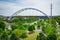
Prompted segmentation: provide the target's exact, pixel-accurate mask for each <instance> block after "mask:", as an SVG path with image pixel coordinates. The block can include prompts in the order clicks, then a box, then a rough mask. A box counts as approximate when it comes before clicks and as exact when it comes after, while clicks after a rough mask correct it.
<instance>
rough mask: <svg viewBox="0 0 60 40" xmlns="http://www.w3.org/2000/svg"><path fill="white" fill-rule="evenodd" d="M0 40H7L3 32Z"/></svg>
mask: <svg viewBox="0 0 60 40" xmlns="http://www.w3.org/2000/svg"><path fill="white" fill-rule="evenodd" d="M0 40H8V35H7V34H6V33H5V32H3V33H2V35H1V37H0Z"/></svg>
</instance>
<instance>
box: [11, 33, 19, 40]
mask: <svg viewBox="0 0 60 40" xmlns="http://www.w3.org/2000/svg"><path fill="white" fill-rule="evenodd" d="M10 40H18V37H17V36H16V34H15V33H12V34H11V37H10Z"/></svg>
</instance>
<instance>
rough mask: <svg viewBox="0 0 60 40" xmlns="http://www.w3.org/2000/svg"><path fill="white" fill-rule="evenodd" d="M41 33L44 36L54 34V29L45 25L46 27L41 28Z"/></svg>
mask: <svg viewBox="0 0 60 40" xmlns="http://www.w3.org/2000/svg"><path fill="white" fill-rule="evenodd" d="M42 31H43V32H44V33H46V34H50V33H56V28H55V27H53V26H51V25H50V24H47V25H46V27H43V28H42Z"/></svg>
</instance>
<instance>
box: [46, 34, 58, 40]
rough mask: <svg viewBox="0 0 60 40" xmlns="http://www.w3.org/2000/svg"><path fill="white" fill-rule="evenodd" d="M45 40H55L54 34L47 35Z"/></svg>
mask: <svg viewBox="0 0 60 40" xmlns="http://www.w3.org/2000/svg"><path fill="white" fill-rule="evenodd" d="M47 40H57V37H56V34H49V35H48V36H47Z"/></svg>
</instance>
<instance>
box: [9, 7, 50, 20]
mask: <svg viewBox="0 0 60 40" xmlns="http://www.w3.org/2000/svg"><path fill="white" fill-rule="evenodd" d="M25 10H36V11H38V12H40V13H42V14H44V15H45V16H47V17H48V18H49V16H48V15H47V14H45V13H44V12H43V11H41V10H39V9H36V8H23V9H20V10H18V11H17V12H15V13H14V14H12V16H10V17H9V20H10V19H11V18H12V17H13V16H14V15H17V14H19V13H21V12H23V11H25Z"/></svg>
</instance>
